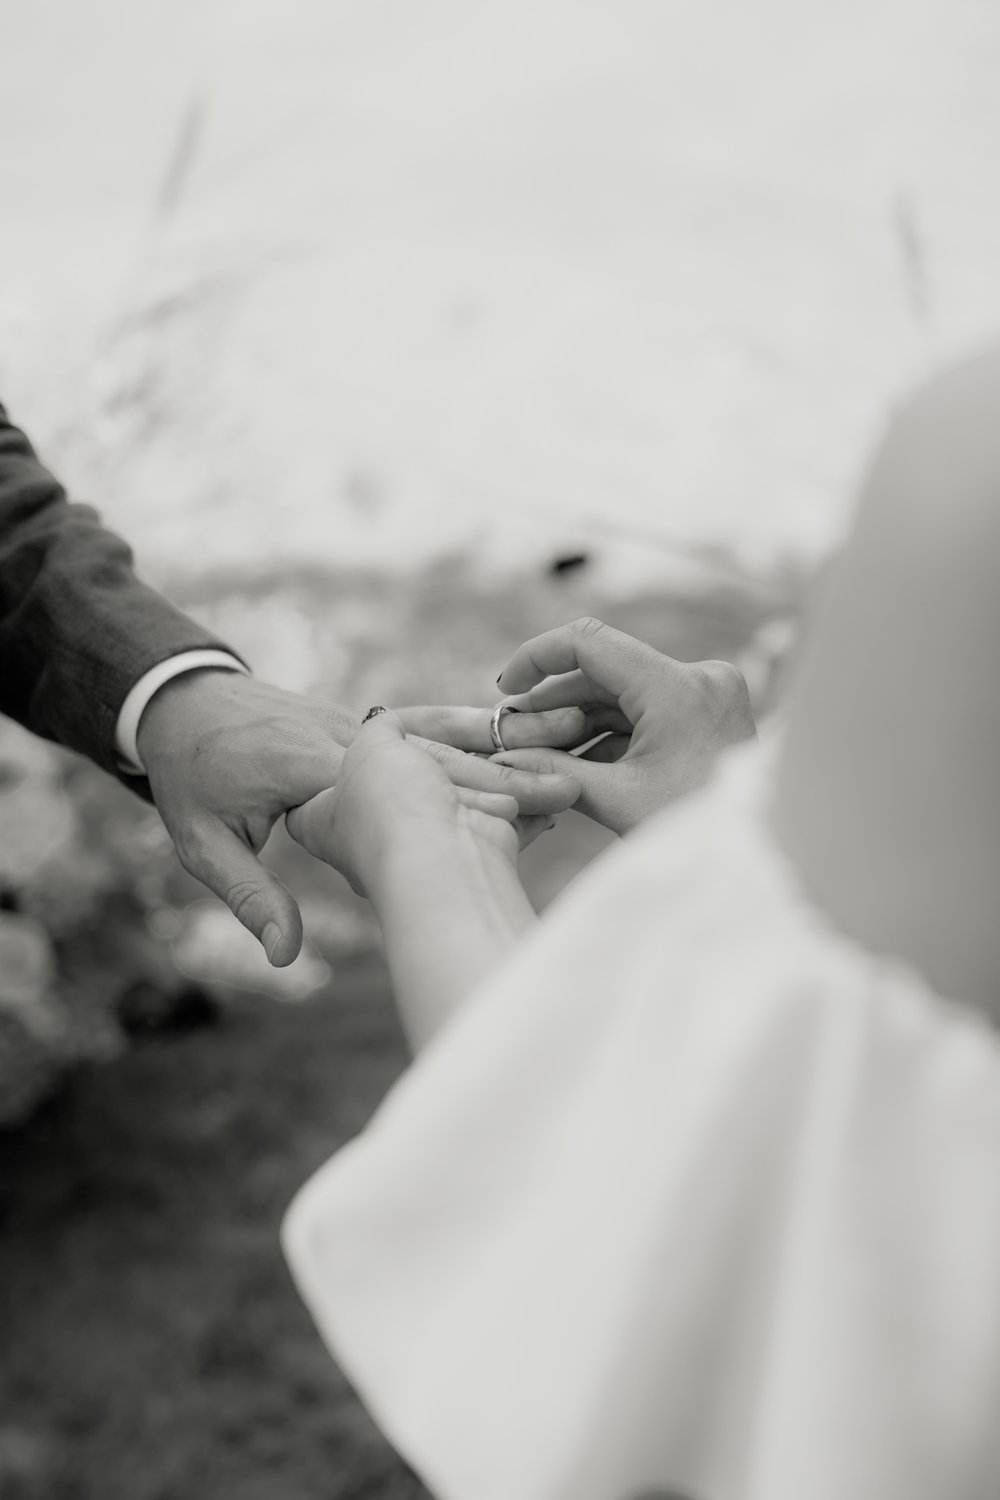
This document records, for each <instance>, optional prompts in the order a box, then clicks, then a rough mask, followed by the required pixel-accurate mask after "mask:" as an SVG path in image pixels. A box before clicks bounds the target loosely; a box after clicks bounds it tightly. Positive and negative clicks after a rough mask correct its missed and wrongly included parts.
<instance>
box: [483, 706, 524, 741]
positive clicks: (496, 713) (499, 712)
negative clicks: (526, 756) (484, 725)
mask: <svg viewBox="0 0 1000 1500" xmlns="http://www.w3.org/2000/svg"><path fill="white" fill-rule="evenodd" d="M520 712H521V710H520V709H519V708H511V706H510V704H509V703H498V704H497V706H496V708H495V709H494V710H493V713H492V715H491V716H490V739H491V740H492V741H493V748H494V749H495V750H506V749H507V748H508V747H507V746H506V745H505V744H504V742H503V737H502V735H501V733H500V720H501V719H502V718H503V716H504V714H519V713H520Z"/></svg>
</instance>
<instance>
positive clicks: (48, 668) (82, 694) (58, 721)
mask: <svg viewBox="0 0 1000 1500" xmlns="http://www.w3.org/2000/svg"><path fill="white" fill-rule="evenodd" d="M203 647H215V648H219V649H223V650H228V649H230V648H228V647H226V646H225V645H223V643H222V642H220V641H218V640H216V638H215V637H214V636H213V635H211V634H210V633H209V632H208V631H206V630H204V629H202V628H201V626H199V625H196V624H195V623H194V621H192V620H189V619H187V618H186V617H185V616H184V615H183V614H181V613H180V611H179V610H177V609H175V608H174V607H173V605H171V604H170V603H168V601H167V600H166V599H164V598H163V596H162V595H161V594H158V593H156V591H155V590H154V589H151V588H148V587H147V586H146V585H145V584H143V583H141V582H140V581H139V579H138V578H137V577H136V575H135V573H134V572H133V568H132V553H131V551H130V549H129V548H128V546H127V545H126V544H125V543H124V542H123V541H122V540H121V538H120V537H117V536H115V535H114V533H113V532H110V531H108V530H107V529H106V528H105V527H104V526H102V525H101V521H100V517H99V516H98V514H97V512H96V511H95V510H93V509H92V508H91V507H90V506H89V505H77V504H71V503H70V502H69V501H68V500H67V498H66V495H65V492H64V490H63V488H62V486H61V485H60V484H59V482H58V481H57V480H56V479H55V478H54V477H53V476H52V475H51V474H50V473H49V472H48V471H47V470H46V469H45V468H44V467H43V466H42V464H41V463H40V462H39V460H38V458H37V457H36V455H35V453H34V451H33V449H32V447H31V444H30V443H29V442H28V439H27V438H26V437H25V436H24V434H23V433H22V432H19V431H18V429H17V428H16V427H13V426H12V425H11V424H10V422H9V421H8V419H7V414H6V412H5V411H4V409H3V407H2V406H0V712H2V713H5V714H7V715H9V717H11V718H13V719H17V720H18V721H19V722H20V723H21V724H24V725H25V726H26V727H27V728H28V729H30V730H32V731H33V732H34V733H35V734H39V735H43V736H44V737H45V738H47V739H51V740H57V741H58V742H59V743H60V744H63V745H67V746H69V747H70V748H71V749H73V750H79V751H81V752H82V753H83V754H85V755H88V756H89V757H90V758H91V759H92V760H94V761H96V762H97V764H98V765H100V766H103V767H104V768H105V769H106V770H109V771H111V772H113V773H114V772H115V771H116V757H115V745H114V739H115V726H116V722H117V719H118V713H119V710H120V708H121V705H122V703H123V701H124V699H125V696H126V694H127V693H128V691H129V689H130V688H131V687H132V686H133V684H134V683H136V682H137V681H138V680H139V678H140V677H141V676H142V675H143V674H144V673H145V672H147V671H149V669H150V668H151V667H154V666H156V665H157V663H158V662H161V661H163V660H164V659H165V658H166V657H168V656H175V655H177V654H178V653H179V652H181V651H191V650H197V649H199V648H203Z"/></svg>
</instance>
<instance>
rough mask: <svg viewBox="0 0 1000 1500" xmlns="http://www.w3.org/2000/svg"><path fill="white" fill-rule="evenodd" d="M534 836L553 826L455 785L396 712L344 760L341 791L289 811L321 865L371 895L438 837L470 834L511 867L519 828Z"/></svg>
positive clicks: (295, 830) (496, 797) (368, 728)
mask: <svg viewBox="0 0 1000 1500" xmlns="http://www.w3.org/2000/svg"><path fill="white" fill-rule="evenodd" d="M518 821H520V822H521V823H525V822H527V823H528V825H529V826H528V829H527V833H528V835H529V836H530V835H531V834H532V833H534V832H536V831H538V830H536V828H535V826H534V825H536V824H537V825H538V829H539V830H540V828H541V827H544V826H545V825H546V824H548V823H549V822H550V821H551V820H550V819H549V818H547V817H546V816H545V815H544V814H540V815H535V816H534V817H533V818H528V819H525V818H520V819H519V817H518V804H517V801H516V799H515V798H514V797H511V796H508V795H505V794H503V793H496V792H481V791H475V790H473V789H470V788H467V787H457V786H455V785H454V784H453V783H452V782H451V781H450V780H449V779H448V776H447V775H446V774H445V772H444V770H443V769H442V767H441V766H440V765H439V764H437V763H436V761H435V760H434V758H433V757H431V756H428V755H425V754H423V753H422V752H421V751H420V749H419V748H418V746H417V745H416V744H415V743H414V741H413V740H412V739H409V738H407V737H406V736H405V732H404V729H403V724H402V720H401V719H400V718H399V717H398V716H397V715H396V714H393V713H385V714H380V715H379V716H378V717H377V718H376V719H373V720H371V721H369V723H368V724H366V725H365V727H364V730H363V731H361V732H359V734H358V737H357V739H356V740H355V742H354V744H353V745H352V747H351V749H350V750H349V751H348V753H347V755H346V756H345V757H344V763H343V766H342V769H341V774H340V777H339V779H338V781H337V785H336V786H335V787H331V788H330V789H329V790H327V791H324V792H320V794H319V795H318V796H316V797H313V798H312V799H311V800H310V801H309V802H307V803H306V804H305V805H304V806H302V807H296V808H293V809H292V810H291V811H290V812H289V813H288V818H287V824H288V831H289V833H291V834H292V836H293V838H296V839H297V840H298V841H299V843H300V844H302V846H303V847H304V848H305V849H307V850H308V851H309V853H310V854H314V855H315V856H316V857H317V859H321V860H323V861H325V863H327V864H330V865H333V866H334V867H335V868H336V869H338V870H339V871H340V872H341V874H342V875H345V876H346V877H347V879H348V880H349V881H350V882H351V885H352V886H353V888H354V889H355V891H357V893H358V894H359V895H362V896H365V895H373V894H374V892H375V891H376V890H377V888H378V886H379V884H380V875H381V873H382V871H383V869H384V867H385V865H386V863H387V862H388V861H390V860H391V859H393V858H394V856H395V855H396V854H398V853H399V852H400V850H407V849H412V850H413V851H414V852H417V853H419V851H420V850H421V849H422V848H424V847H425V846H429V847H437V846H438V845H439V843H440V836H441V835H447V836H450V835H452V834H454V833H458V834H460V835H465V834H469V835H471V836H472V837H473V838H474V839H477V840H480V841H483V842H486V843H488V844H489V845H491V846H492V847H494V848H496V849H497V850H499V851H500V853H502V854H503V855H504V856H505V857H506V858H507V859H508V860H509V861H510V862H511V863H512V864H513V863H515V862H516V859H517V853H518V844H519V838H518V829H517V827H516V826H515V825H516V823H517V822H518Z"/></svg>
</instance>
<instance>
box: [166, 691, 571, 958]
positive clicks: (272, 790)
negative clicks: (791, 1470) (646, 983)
mask: <svg viewBox="0 0 1000 1500" xmlns="http://www.w3.org/2000/svg"><path fill="white" fill-rule="evenodd" d="M357 727H358V716H357V715H356V714H354V713H352V712H351V711H349V710H347V709H345V708H342V707H340V706H338V705H334V704H325V703H320V702H317V701H316V700H313V699H310V698H305V697H302V696H301V695H299V694H297V693H290V692H287V691H286V690H285V689H283V688H279V687H274V686H273V685H271V684H269V683H265V682H259V681H258V680H257V679H256V678H253V677H247V676H244V675H243V674H242V673H237V672H226V671H219V670H213V669H206V670H203V671H193V672H187V673H185V674H183V675H182V676H180V677H175V678H173V679H171V681H170V682H168V683H166V684H165V685H164V686H163V687H162V688H161V689H160V690H159V692H157V693H156V694H155V696H154V697H153V698H152V699H151V700H150V702H149V704H148V706H147V707H146V709H145V712H144V713H143V715H142V719H141V721H140V724H139V732H138V748H139V755H140V757H141V759H142V762H143V765H144V766H145V768H146V773H147V775H148V777H149V783H150V787H151V789H152V793H153V800H154V801H155V803H156V806H157V809H158V811H159V813H160V816H161V817H162V819H163V822H164V824H165V825H166V828H167V831H168V832H169V834H170V836H171V838H172V839H173V841H174V844H175V846H176V849H177V853H178V857H179V858H180V861H181V863H182V864H183V866H184V868H185V869H186V870H188V871H189V873H190V874H192V875H194V876H195V877H196V878H197V879H198V880H201V881H203V882H204V883H205V885H207V886H208V887H209V889H210V890H211V891H213V892H214V893H215V894H216V895H217V896H219V897H221V898H222V900H223V901H225V902H226V904H227V905H228V906H229V907H230V909H231V910H232V911H233V913H234V914H235V915H236V916H237V917H238V918H239V920H240V921H241V922H242V923H243V925H244V926H245V927H248V928H249V929H250V931H251V932H252V933H253V934H254V935H255V937H257V938H258V939H259V941H260V942H261V943H262V945H263V947H264V949H265V952H266V953H267V956H268V959H269V960H270V962H271V963H272V964H274V965H275V966H279V967H280V966H282V965H285V964H289V963H291V962H292V960H293V959H294V958H295V957H296V956H297V954H298V952H299V949H300V947H301V944H302V918H301V914H300V912H299V908H298V904H297V903H296V901H295V898H294V897H293V895H292V894H291V892H290V891H289V890H288V889H287V888H286V887H285V886H284V885H283V884H282V883H281V881H280V880H278V878H277V877H276V876H275V875H274V874H273V873H272V872H271V871H270V870H268V869H266V868H265V866H264V865H262V864H261V862H260V860H259V859H258V857H257V856H258V854H259V853H260V851H261V849H263V847H264V845H265V843H266V842H267V839H268V837H269V835H270V832H271V829H272V828H273V826H274V824H275V822H276V821H277V820H278V818H280V817H281V816H282V815H283V814H284V813H285V812H287V811H288V809H289V808H292V807H297V806H299V805H300V804H301V803H304V802H308V801H309V800H310V799H311V798H313V797H315V796H316V795H317V793H319V792H321V791H324V790H326V789H327V788H329V787H331V786H333V785H334V784H335V783H336V781H337V778H338V776H339V774H340V768H341V763H342V760H343V755H344V748H345V746H347V745H349V744H350V743H351V741H352V739H353V738H354V735H355V733H356V732H357ZM437 730H438V732H439V733H440V734H441V735H443V736H447V734H448V732H449V719H448V716H447V715H444V716H442V717H440V718H439V720H438V723H437ZM460 731H461V726H457V728H456V737H458V738H461V732H460ZM413 743H418V744H420V745H421V748H423V749H425V750H426V751H428V752H429V754H430V755H431V756H432V757H433V759H434V760H435V761H436V762H437V763H438V764H439V765H441V766H442V767H443V769H444V771H445V772H446V773H447V776H448V777H449V778H450V779H451V781H453V782H454V783H455V784H456V785H458V786H460V787H464V788H466V789H467V790H469V792H470V795H472V794H473V793H486V794H489V793H499V794H502V795H503V796H505V797H506V798H508V799H516V802H514V803H513V804H512V805H514V806H515V811H516V808H517V807H520V810H521V812H522V813H526V814H527V815H528V817H529V818H532V817H539V818H541V816H542V815H545V817H546V818H547V817H549V816H551V815H552V814H553V813H556V812H560V811H562V810H563V809H564V808H566V807H569V806H570V805H571V804H572V803H573V802H574V801H575V800H576V797H577V796H578V795H579V784H578V783H577V782H576V781H575V780H573V779H572V778H569V777H567V775H566V773H565V772H562V771H559V772H556V773H554V774H552V775H550V776H548V777H544V776H543V777H538V776H536V775H534V774H526V773H524V772H521V771H512V770H510V769H508V768H506V767H503V766H495V765H492V764H491V763H490V762H489V761H488V760H484V759H482V758H480V757H478V756H474V755H469V754H466V753H464V752H463V751H461V750H458V749H454V748H452V747H451V746H449V745H445V744H438V743H434V744H430V743H423V742H418V741H414V742H413ZM474 800H475V799H474V797H473V801H474ZM531 826H533V825H530V824H529V827H531Z"/></svg>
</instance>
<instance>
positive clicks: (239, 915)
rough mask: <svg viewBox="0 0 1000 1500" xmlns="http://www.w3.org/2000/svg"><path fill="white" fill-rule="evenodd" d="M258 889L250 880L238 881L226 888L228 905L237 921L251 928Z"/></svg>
mask: <svg viewBox="0 0 1000 1500" xmlns="http://www.w3.org/2000/svg"><path fill="white" fill-rule="evenodd" d="M257 895H258V888H257V886H256V885H255V884H254V883H253V881H250V880H236V881H234V882H233V884H232V885H230V886H228V887H227V888H226V905H227V906H228V907H229V910H230V911H231V912H232V914H233V916H234V917H235V918H236V919H237V921H239V922H242V923H243V925H244V927H249V926H250V922H251V918H252V915H253V910H252V909H253V906H254V903H255V900H256V897H257Z"/></svg>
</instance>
